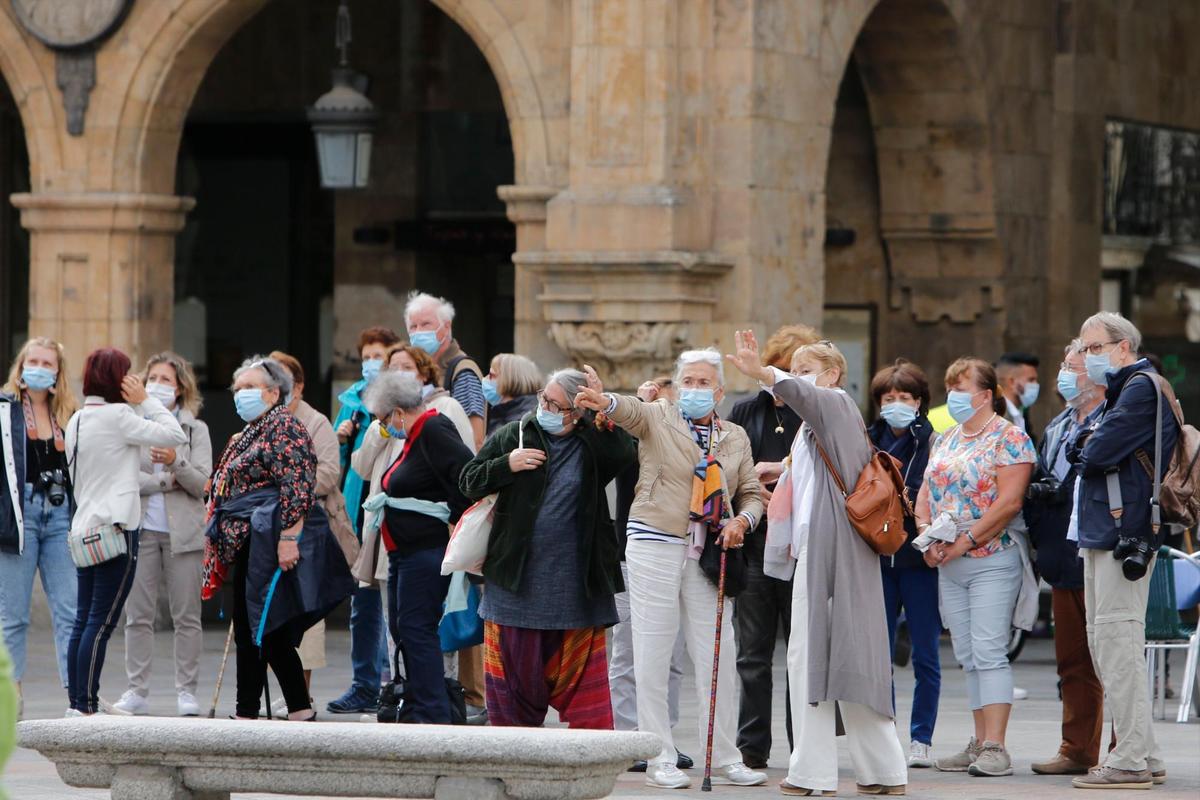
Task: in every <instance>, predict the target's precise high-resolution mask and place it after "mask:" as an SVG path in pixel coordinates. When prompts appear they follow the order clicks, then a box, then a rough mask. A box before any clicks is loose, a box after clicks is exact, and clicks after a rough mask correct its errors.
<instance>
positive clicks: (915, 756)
mask: <svg viewBox="0 0 1200 800" xmlns="http://www.w3.org/2000/svg"><path fill="white" fill-rule="evenodd" d="M908 765H909V766H910V767H920V768H927V767H932V766H933V756H931V755H929V745H927V744H925V743H924V742H918V741H916V740H914V741H912V742H910V743H909V745H908Z"/></svg>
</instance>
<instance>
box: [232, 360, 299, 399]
mask: <svg viewBox="0 0 1200 800" xmlns="http://www.w3.org/2000/svg"><path fill="white" fill-rule="evenodd" d="M252 369H257V370H260V371H261V372H262V374H263V375H264V376H265V379H266V383H267V388H268V389H278V390H279V399H280V400H283V401H285V402H286V401H287V398H289V397H290V396H291V394H292V383H293V381H292V373H291V372H289V371H288V370H287V369H286V368H284V366H283V364H280V363H279V362H278V361H276V360H275V359H273V358H269V357H268V356H250V357H249V358H247V359H246V360H245V361H243V362H242V365H241V366H240V367H238V368H237V369H236V370H234V372H233V382H234V383H237V379H238V378H240V377H242V375H243V374H244V373H246V372H249V371H250V370H252ZM230 388H232V387H230Z"/></svg>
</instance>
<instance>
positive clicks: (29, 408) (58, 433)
mask: <svg viewBox="0 0 1200 800" xmlns="http://www.w3.org/2000/svg"><path fill="white" fill-rule="evenodd" d="M21 410H22V411H24V412H25V435H26V436H27V437H28V438H30V439H32V440H35V441H36V440H37V438H38V427H37V416H36V415H35V414H34V413H33V401H32V400H30V399H29V393H28V392H21ZM50 429H51V430H52V431H54V449H55V450H57V451H58V452H60V453H65V452H66V450H67V445H66V443H65V442H64V441H63V432H62V428H60V427H58V418H57V417H55V416H54V409H53V408H51V409H50Z"/></svg>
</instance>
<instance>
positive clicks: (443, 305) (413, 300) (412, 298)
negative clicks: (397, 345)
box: [404, 291, 454, 327]
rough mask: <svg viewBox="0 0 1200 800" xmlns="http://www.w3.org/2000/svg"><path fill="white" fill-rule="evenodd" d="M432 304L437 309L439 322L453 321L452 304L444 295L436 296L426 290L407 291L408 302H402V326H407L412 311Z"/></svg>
mask: <svg viewBox="0 0 1200 800" xmlns="http://www.w3.org/2000/svg"><path fill="white" fill-rule="evenodd" d="M426 306H433V307H434V309H435V310H436V311H437V318H438V321H439V322H453V321H454V304H453V303H451V302H450V301H449V300H447V299H446V298H444V297H436V296H434V295H432V294H429V293H428V292H415V291H414V292H409V294H408V302H407V303H405V304H404V326H405V327H408V325H409V320H410V319H411V318H412V315H413V312H414V311H416V310H418V309H421V308H425V307H426Z"/></svg>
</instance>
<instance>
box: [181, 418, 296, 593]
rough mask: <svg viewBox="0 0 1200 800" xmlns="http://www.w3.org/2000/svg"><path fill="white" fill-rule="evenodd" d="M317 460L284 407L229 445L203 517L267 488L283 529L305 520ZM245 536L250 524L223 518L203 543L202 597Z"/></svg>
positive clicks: (214, 587)
mask: <svg viewBox="0 0 1200 800" xmlns="http://www.w3.org/2000/svg"><path fill="white" fill-rule="evenodd" d="M316 483H317V456H316V453H315V452H314V450H313V445H312V440H311V439H310V438H309V436H308V431H307V430H305V428H304V425H302V424H301V423H300V421H299V420H297V419H296V418H295V417H294V416H292V413H291V412H290V411H288V410H287V408H286V407H285V406H283V405H278V406H275V407H274V408H272V409H271V410H270V411H268V412H267V413H265V414H263V415H262V416H261V417H259V418H258V419H256V420H254V421H253V422H251V423H249V424H248V425H246V427H245V428H244V429H243V430H242V432H241V433H240V434H238V435H237V436H236V437H235V438H233V439H231V440H230V441H229V444H228V445H226V447H225V452H224V453H222V454H221V459H220V461H218V462H217V467H216V469H214V470H213V476H212V482H211V484H210V489H209V500H208V516H209V518H211V517H212V515H213V512H214V511H216V510H217V509H218V508H219V507H220V505H221V502H222V501H223V500H226V499H229V498H232V497H238V496H239V495H243V494H246V493H247V492H252V491H254V490H256V489H263V488H266V487H277V488H278V489H279V510H280V518H281V524H282V528H281V530H287V529H288V528H290V527H292V526H293V525H295V524H296V523H297V522H299V521H300V520H302V519H304V518H305V517H306V516H308V510H309V508H310V507H311V506H312V504H313V501H314V500H315V499H316ZM249 532H250V522H249V521H248V520H244V519H232V518H228V517H222V518H221V520H220V522H219V523H218V529H217V536H216V538H215V539H212V538H209V539H206V540H205V545H204V585H203V589H202V590H201V596H202V597H203V598H204V599H206V600H207V599H209V598H210V597H213V596H214V595H215V594H216V593H217V591H218V590H219V589H220V588H221V585H222V584H223V583H224V582H225V580H226V578H227V577H228V574H229V571H230V570H231V569H232V568H233V564H234V562H235V560H236V559H237V553H238V550H239V549H241V547H242V545H243V543H244V542H245V540H246V537H247V535H248V534H249Z"/></svg>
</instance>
